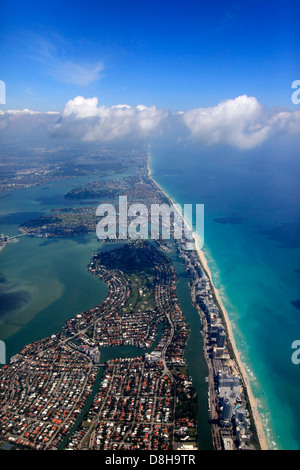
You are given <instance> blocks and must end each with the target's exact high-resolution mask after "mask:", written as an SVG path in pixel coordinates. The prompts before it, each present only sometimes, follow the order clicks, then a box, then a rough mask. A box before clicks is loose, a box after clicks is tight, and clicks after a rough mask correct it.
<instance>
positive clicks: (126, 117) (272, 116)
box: [0, 95, 300, 150]
mask: <svg viewBox="0 0 300 470" xmlns="http://www.w3.org/2000/svg"><path fill="white" fill-rule="evenodd" d="M37 125H40V126H42V127H44V128H47V132H48V133H49V135H51V136H52V137H60V138H66V137H67V138H69V139H74V140H77V141H78V140H81V141H98V142H113V141H119V140H145V139H146V140H151V139H153V138H157V137H164V136H167V137H168V138H170V139H172V140H173V142H174V141H185V140H186V141H192V142H196V143H199V144H200V145H205V146H209V145H229V146H232V147H236V148H238V149H242V150H246V149H252V148H255V147H257V146H259V145H261V144H262V143H263V142H265V141H267V140H268V139H269V138H270V137H272V136H274V135H278V134H287V135H290V134H299V135H300V110H295V111H278V110H277V111H276V110H268V109H265V108H264V107H263V106H262V105H261V104H260V103H259V102H258V101H257V99H256V98H255V97H248V96H247V95H243V96H238V97H237V98H235V99H230V100H226V101H223V102H221V103H219V104H217V105H216V106H212V107H206V108H196V109H191V110H188V111H185V112H184V111H181V112H178V113H171V112H169V111H166V110H163V109H160V108H157V107H156V106H150V107H147V106H143V105H138V106H135V107H131V106H129V105H126V104H119V105H115V106H110V107H109V106H105V105H100V106H99V104H98V99H97V98H84V97H82V96H77V97H76V98H74V99H72V100H69V101H68V102H67V103H66V105H65V107H64V110H63V112H62V113H37V112H34V111H29V110H23V111H6V112H4V111H0V132H5V130H6V129H7V128H10V129H11V128H14V129H15V132H18V129H19V131H20V130H22V127H24V128H26V129H29V128H30V127H34V126H37Z"/></svg>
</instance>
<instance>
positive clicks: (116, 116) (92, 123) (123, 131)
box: [53, 96, 168, 142]
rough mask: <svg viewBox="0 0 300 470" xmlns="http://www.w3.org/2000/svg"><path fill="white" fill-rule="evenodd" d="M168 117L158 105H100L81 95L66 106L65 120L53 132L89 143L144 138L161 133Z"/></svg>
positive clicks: (63, 113)
mask: <svg viewBox="0 0 300 470" xmlns="http://www.w3.org/2000/svg"><path fill="white" fill-rule="evenodd" d="M167 115H168V114H167V112H166V111H164V110H162V109H158V108H156V106H150V107H146V106H143V105H138V106H136V107H131V106H129V105H126V104H122V105H116V106H111V107H108V106H105V105H102V106H98V99H97V98H90V99H85V98H83V97H82V96H77V97H76V98H74V99H73V100H70V101H68V102H67V103H66V105H65V108H64V110H63V112H62V119H61V120H60V122H59V123H57V124H56V125H55V126H54V129H53V132H54V134H56V135H62V134H68V135H76V136H78V135H79V136H80V137H81V138H82V140H85V141H92V140H99V141H105V142H107V141H112V140H116V139H124V138H136V139H144V138H147V137H150V136H151V135H153V133H154V132H155V131H156V132H157V131H159V124H160V123H161V122H162V120H164V119H166V117H167Z"/></svg>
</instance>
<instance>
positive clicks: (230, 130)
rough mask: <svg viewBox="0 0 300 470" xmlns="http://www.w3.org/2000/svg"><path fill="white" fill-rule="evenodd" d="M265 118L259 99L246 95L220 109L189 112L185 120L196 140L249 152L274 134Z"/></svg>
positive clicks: (215, 107) (202, 109) (222, 104)
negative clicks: (249, 149) (227, 145)
mask: <svg viewBox="0 0 300 470" xmlns="http://www.w3.org/2000/svg"><path fill="white" fill-rule="evenodd" d="M263 115H264V113H263V108H262V106H261V105H260V104H259V102H258V101H257V99H256V98H254V97H248V96H246V95H243V96H238V97H237V98H235V99H233V100H226V101H223V102H221V103H219V104H218V105H217V106H213V107H209V108H197V109H192V110H189V111H187V112H185V113H184V114H183V115H182V119H183V122H184V123H185V125H186V126H187V127H188V129H189V130H190V132H191V138H192V139H194V140H197V141H199V142H202V143H203V144H205V145H211V144H229V145H233V146H234V147H238V148H241V149H247V148H252V147H256V146H257V145H259V144H261V143H262V142H263V141H264V140H266V139H267V138H268V136H269V135H270V133H271V130H272V129H271V125H270V123H268V122H266V121H265V120H264V119H263Z"/></svg>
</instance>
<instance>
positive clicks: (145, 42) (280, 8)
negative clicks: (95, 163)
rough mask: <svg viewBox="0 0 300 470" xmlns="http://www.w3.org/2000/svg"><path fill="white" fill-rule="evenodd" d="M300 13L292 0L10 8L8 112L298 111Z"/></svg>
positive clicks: (4, 56) (5, 27)
mask: <svg viewBox="0 0 300 470" xmlns="http://www.w3.org/2000/svg"><path fill="white" fill-rule="evenodd" d="M299 13H300V7H299V2H298V1H289V0H285V1H282V0H270V1H269V0H249V1H244V0H243V1H237V0H235V1H216V0H211V1H206V2H203V1H199V0H198V1H194V0H185V1H176V0H173V1H168V0H160V1H156V0H123V1H119V0H118V1H116V0H109V1H101V0H98V1H91V0H85V1H82V0H81V1H72V2H71V1H57V0H52V1H51V2H48V1H45V2H41V1H26V2H24V1H23V0H20V1H16V0H2V2H1V7H0V17H1V20H0V31H1V33H0V40H1V46H0V50H1V59H0V79H2V80H4V81H5V83H6V90H7V104H6V105H2V106H1V109H4V110H5V109H23V108H29V109H34V110H38V111H48V110H50V111H61V110H62V109H63V108H64V105H65V103H66V102H67V101H68V100H70V99H73V98H75V97H76V96H78V95H81V96H84V97H85V98H92V97H94V96H96V97H98V101H99V104H105V105H107V106H112V105H115V104H118V103H126V104H129V105H130V106H136V105H138V104H144V105H146V106H151V105H156V106H157V107H161V108H164V109H168V110H171V111H178V110H184V111H185V110H187V109H191V108H197V107H202V106H203V107H206V106H214V105H216V104H217V103H219V102H220V101H223V100H225V99H234V98H235V97H237V96H240V95H244V94H247V95H248V96H254V97H256V98H257V100H258V101H259V102H260V103H262V105H266V106H269V107H273V106H275V107H277V106H278V107H286V108H289V109H294V108H295V106H294V105H293V104H292V103H291V94H292V90H291V83H292V82H293V81H294V80H296V79H300V60H299V59H300V57H299V56H300V54H299V44H300V38H299V35H300V34H299V31H300V27H299V26H300V25H299V18H300V16H299Z"/></svg>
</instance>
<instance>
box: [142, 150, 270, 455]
mask: <svg viewBox="0 0 300 470" xmlns="http://www.w3.org/2000/svg"><path fill="white" fill-rule="evenodd" d="M147 169H148V176H149V178H151V179H152V181H153V182H154V184H155V185H156V186H157V188H158V189H159V190H160V191H161V192H162V193H163V194H164V195H165V196H166V198H167V199H168V200H169V201H170V202H171V203H172V204H173V205H175V204H176V203H175V201H174V200H173V199H172V198H171V197H170V196H169V195H168V194H167V193H166V191H164V190H163V189H162V188H161V187H160V185H159V184H158V183H157V182H156V181H155V180H154V178H153V177H152V173H151V168H150V153H148V162H147ZM185 223H186V221H185ZM186 225H187V226H188V224H187V223H186ZM188 228H189V229H190V226H188ZM193 235H194V231H193ZM194 241H195V247H196V248H195V251H196V252H197V255H198V258H199V261H200V264H201V267H202V268H203V270H204V272H205V273H206V275H207V277H208V278H209V281H210V284H211V287H212V290H213V293H214V295H215V297H216V299H217V302H218V304H219V307H220V310H221V314H222V316H223V319H224V322H225V326H226V329H227V333H228V340H229V342H230V344H231V347H232V350H233V355H234V357H233V359H234V360H235V362H236V364H237V367H238V369H239V371H240V374H241V377H242V379H243V382H244V386H245V388H246V391H247V395H248V401H249V406H250V408H251V412H252V417H253V421H254V426H255V429H256V433H257V438H258V441H259V445H260V448H261V450H268V449H269V446H268V442H267V438H266V435H265V432H264V428H263V424H262V419H261V416H260V414H259V411H258V407H257V401H256V398H255V397H254V395H253V392H252V389H251V385H250V379H249V376H248V374H247V371H246V368H245V366H244V364H243V362H242V360H241V357H240V353H239V351H238V349H237V347H236V344H235V340H234V335H233V331H232V327H231V323H230V319H229V316H228V313H227V311H226V309H225V306H224V304H223V302H222V299H221V296H220V294H219V291H218V289H217V288H216V287H215V285H214V283H213V280H212V275H211V272H210V269H209V266H208V263H207V260H206V257H205V254H204V252H203V251H202V250H201V249H200V248H199V245H198V240H197V237H196V236H194Z"/></svg>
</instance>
